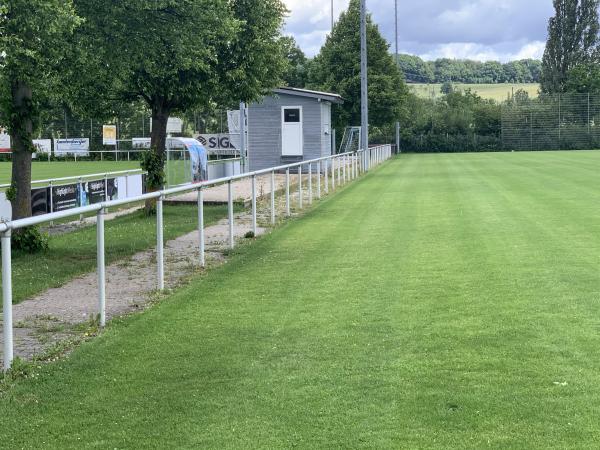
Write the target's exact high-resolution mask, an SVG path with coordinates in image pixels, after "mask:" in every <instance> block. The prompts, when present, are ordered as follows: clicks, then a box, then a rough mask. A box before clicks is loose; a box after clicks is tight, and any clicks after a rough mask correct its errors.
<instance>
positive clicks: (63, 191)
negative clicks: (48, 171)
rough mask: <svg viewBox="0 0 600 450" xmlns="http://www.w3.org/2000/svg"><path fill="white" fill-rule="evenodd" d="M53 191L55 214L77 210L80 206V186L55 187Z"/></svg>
mask: <svg viewBox="0 0 600 450" xmlns="http://www.w3.org/2000/svg"><path fill="white" fill-rule="evenodd" d="M51 190H52V210H53V212H58V211H64V210H65V209H72V208H77V207H78V206H79V198H78V197H79V195H78V194H79V185H77V184H67V185H64V186H53V187H52V189H51Z"/></svg>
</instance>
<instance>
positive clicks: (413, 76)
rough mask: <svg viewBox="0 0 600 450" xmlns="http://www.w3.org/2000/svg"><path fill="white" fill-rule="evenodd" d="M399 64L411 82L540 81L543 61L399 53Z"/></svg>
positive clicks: (476, 82)
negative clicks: (426, 57) (432, 57)
mask: <svg viewBox="0 0 600 450" xmlns="http://www.w3.org/2000/svg"><path fill="white" fill-rule="evenodd" d="M398 65H399V66H400V70H401V71H402V72H403V73H404V76H405V78H406V80H407V81H409V82H411V83H444V82H448V81H452V82H454V83H470V84H471V83H472V84H478V83H485V84H488V83H537V82H539V81H540V76H541V69H542V63H541V61H537V60H534V59H523V60H519V61H511V62H508V63H505V64H502V63H499V62H497V61H488V62H480V61H471V60H462V59H449V58H440V59H437V60H435V61H423V60H422V59H421V58H419V57H418V56H414V55H405V54H402V55H398Z"/></svg>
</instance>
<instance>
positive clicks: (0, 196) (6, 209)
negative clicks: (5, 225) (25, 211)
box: [0, 192, 12, 222]
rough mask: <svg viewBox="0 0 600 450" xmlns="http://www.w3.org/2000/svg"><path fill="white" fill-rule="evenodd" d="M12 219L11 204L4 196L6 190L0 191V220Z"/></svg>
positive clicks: (7, 220) (8, 220)
mask: <svg viewBox="0 0 600 450" xmlns="http://www.w3.org/2000/svg"><path fill="white" fill-rule="evenodd" d="M11 220H12V205H11V204H10V201H9V200H8V199H7V198H6V192H0V222H10V221H11Z"/></svg>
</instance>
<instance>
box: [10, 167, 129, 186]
mask: <svg viewBox="0 0 600 450" xmlns="http://www.w3.org/2000/svg"><path fill="white" fill-rule="evenodd" d="M139 168H140V163H139V161H118V162H115V161H77V162H75V161H68V162H66V161H65V162H63V161H52V162H47V161H36V162H34V163H33V164H32V165H31V178H32V180H47V179H50V178H62V177H76V176H80V175H90V174H97V173H106V172H117V171H121V170H129V169H139ZM11 170H12V164H11V163H9V162H0V184H8V183H10V178H11Z"/></svg>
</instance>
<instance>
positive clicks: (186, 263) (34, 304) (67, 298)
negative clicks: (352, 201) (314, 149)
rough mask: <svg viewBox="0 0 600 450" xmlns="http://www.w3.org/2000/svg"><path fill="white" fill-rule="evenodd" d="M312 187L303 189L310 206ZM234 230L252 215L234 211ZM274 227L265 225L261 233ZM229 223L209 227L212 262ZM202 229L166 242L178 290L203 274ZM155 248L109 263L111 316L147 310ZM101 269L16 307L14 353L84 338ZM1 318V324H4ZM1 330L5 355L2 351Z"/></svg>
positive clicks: (222, 255) (264, 218) (220, 255)
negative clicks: (200, 249)
mask: <svg viewBox="0 0 600 450" xmlns="http://www.w3.org/2000/svg"><path fill="white" fill-rule="evenodd" d="M307 195H308V193H307V192H305V193H304V197H305V205H307V203H308V202H307V200H308V199H307V198H306V196H307ZM297 203H298V193H297V191H296V192H294V193H292V205H296V204H297ZM262 206H263V207H262V208H261V207H259V217H258V219H259V220H258V223H259V224H260V225H262V224H264V223H266V222H268V221H269V218H270V213H269V211H268V209H267V208H266V205H262ZM276 208H277V211H278V213H277V214H278V217H280V218H281V217H282V216H283V212H284V211H285V204H284V199H283V198H281V197H278V198H277V202H276ZM234 222H235V226H234V234H235V237H236V239H237V240H240V239H243V236H244V234H245V233H246V232H248V231H250V229H251V215H250V213H249V212H243V213H240V214H237V215H235V216H234ZM268 230H269V228H268V226H260V227H259V228H258V230H257V231H258V233H257V234H258V235H261V234H264V233H265V232H267V231H268ZM228 233H229V226H228V222H227V219H224V220H221V221H220V222H218V223H217V224H216V225H213V226H210V227H206V229H205V239H206V257H207V267H208V268H210V267H211V266H212V267H214V266H215V265H218V264H222V263H223V262H224V261H225V260H226V254H227V242H228ZM201 270H203V269H201V268H200V267H199V250H198V234H197V232H192V233H189V234H186V235H184V236H181V237H179V238H177V239H174V240H171V241H168V242H167V243H166V245H165V286H166V287H167V289H173V288H176V287H177V286H179V285H181V284H182V283H183V282H185V281H186V280H187V279H189V277H190V276H192V275H194V274H197V273H199V272H200V271H201ZM156 272H157V268H156V250H155V249H150V250H147V251H143V252H140V253H137V254H136V255H134V256H133V257H131V258H129V259H125V260H121V261H118V262H116V263H113V264H111V265H108V266H107V267H106V281H107V282H106V317H107V320H110V319H111V318H113V317H116V316H121V315H124V314H128V313H131V312H135V311H140V310H143V309H144V308H145V307H146V306H147V305H148V304H149V303H150V302H151V300H152V298H153V294H155V293H156ZM97 292H98V284H97V276H96V272H95V271H94V272H92V273H89V274H87V275H84V276H81V277H79V278H76V279H73V280H72V281H70V282H68V283H66V284H65V285H63V286H62V287H60V288H56V289H50V290H48V291H46V292H44V293H42V294H40V295H38V296H36V297H34V298H31V299H29V300H26V301H24V302H22V303H20V304H18V305H14V306H13V323H14V326H15V329H14V343H15V356H18V357H21V358H24V359H31V358H32V357H33V356H34V355H37V354H43V353H45V352H46V351H48V350H49V349H50V348H51V347H52V346H53V345H54V344H56V343H58V342H61V341H65V340H67V339H70V338H77V337H81V336H82V335H83V334H84V333H86V331H87V330H89V328H90V324H91V323H92V320H93V318H94V317H96V315H97V301H98V300H97ZM1 323H2V322H1V321H0V325H1ZM1 344H2V335H1V334H0V354H1V352H2V346H1Z"/></svg>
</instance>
